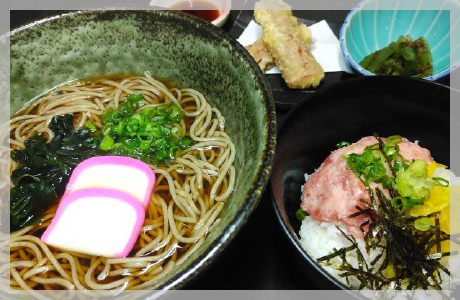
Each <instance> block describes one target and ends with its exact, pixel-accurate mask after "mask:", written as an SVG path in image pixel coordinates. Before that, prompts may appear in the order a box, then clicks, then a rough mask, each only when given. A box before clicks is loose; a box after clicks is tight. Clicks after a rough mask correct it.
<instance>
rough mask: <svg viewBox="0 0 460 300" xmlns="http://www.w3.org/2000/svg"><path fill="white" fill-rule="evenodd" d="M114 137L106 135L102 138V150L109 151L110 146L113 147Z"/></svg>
mask: <svg viewBox="0 0 460 300" xmlns="http://www.w3.org/2000/svg"><path fill="white" fill-rule="evenodd" d="M113 142H114V141H113V138H112V137H111V136H109V135H106V136H104V138H103V139H102V142H101V146H100V148H101V150H104V151H107V150H110V148H111V147H112V145H113Z"/></svg>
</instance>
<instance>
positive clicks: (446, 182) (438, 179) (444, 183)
mask: <svg viewBox="0 0 460 300" xmlns="http://www.w3.org/2000/svg"><path fill="white" fill-rule="evenodd" d="M431 179H433V180H434V181H436V183H437V184H438V185H440V186H443V187H448V186H449V180H447V179H444V178H442V177H433V178H431Z"/></svg>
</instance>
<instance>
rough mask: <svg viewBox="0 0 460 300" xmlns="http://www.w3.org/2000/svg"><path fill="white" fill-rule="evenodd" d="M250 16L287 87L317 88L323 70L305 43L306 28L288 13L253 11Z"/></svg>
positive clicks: (285, 11) (282, 11)
mask: <svg viewBox="0 0 460 300" xmlns="http://www.w3.org/2000/svg"><path fill="white" fill-rule="evenodd" d="M254 16H255V19H256V21H257V23H259V24H260V25H261V26H262V29H263V36H262V39H263V41H264V45H265V47H266V48H267V49H268V51H269V52H270V53H271V55H272V57H273V58H274V60H275V63H276V65H277V66H278V67H279V68H280V71H281V76H282V77H283V79H284V81H285V82H286V84H287V85H288V87H289V88H294V89H304V88H309V87H317V86H318V85H319V84H320V82H321V80H323V78H324V70H323V68H322V67H321V66H320V64H319V63H318V62H317V61H316V60H315V58H314V57H313V55H312V54H311V52H310V46H309V44H310V43H309V41H310V40H309V39H308V43H307V42H306V41H305V37H306V36H308V33H307V31H306V30H305V29H304V28H306V26H301V25H300V26H299V24H298V23H297V19H296V18H295V17H293V16H292V11H291V10H255V11H254ZM307 29H308V28H307ZM310 36H311V33H310Z"/></svg>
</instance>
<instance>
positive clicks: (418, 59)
mask: <svg viewBox="0 0 460 300" xmlns="http://www.w3.org/2000/svg"><path fill="white" fill-rule="evenodd" d="M360 65H361V67H363V68H364V69H366V70H368V71H369V72H372V73H374V74H378V75H402V76H413V77H420V78H423V77H428V76H431V75H433V59H432V56H431V49H430V45H429V44H428V42H427V41H426V39H425V38H424V37H420V38H418V39H417V40H415V41H412V38H411V37H410V36H400V37H399V39H398V40H397V41H396V42H393V43H391V44H390V45H388V47H385V48H383V49H380V50H378V51H376V52H374V53H372V54H370V55H368V56H366V57H365V58H364V59H363V60H362V61H361V62H360Z"/></svg>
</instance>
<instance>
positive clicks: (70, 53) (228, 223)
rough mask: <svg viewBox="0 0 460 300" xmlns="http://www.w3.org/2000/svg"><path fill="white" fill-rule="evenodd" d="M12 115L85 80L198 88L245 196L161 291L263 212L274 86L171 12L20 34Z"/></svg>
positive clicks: (61, 19) (240, 51)
mask: <svg viewBox="0 0 460 300" xmlns="http://www.w3.org/2000/svg"><path fill="white" fill-rule="evenodd" d="M10 38H11V109H12V113H13V114H14V113H16V112H18V111H19V110H20V109H21V108H22V107H23V106H24V105H25V104H26V103H28V102H29V101H31V100H32V99H34V98H36V97H37V96H38V95H40V94H42V93H44V92H46V91H48V90H49V89H51V88H53V87H55V86H57V85H60V84H63V83H65V82H69V81H72V80H76V79H82V78H91V77H94V76H97V77H105V76H113V75H121V74H130V75H131V74H141V73H143V71H145V70H148V71H149V72H150V73H151V74H152V75H153V76H154V77H157V78H159V79H163V80H167V81H168V82H176V83H178V84H180V85H182V86H185V87H190V88H193V89H196V90H198V91H200V92H202V93H203V94H204V96H205V97H206V98H207V100H208V101H209V102H210V103H211V104H212V105H214V106H216V107H217V108H218V109H219V110H220V111H221V112H222V114H223V116H224V117H225V119H226V128H227V130H228V132H229V134H230V136H231V138H232V139H233V141H234V143H235V145H236V149H237V156H236V160H235V167H236V172H237V181H236V188H235V191H234V193H233V195H232V197H231V199H230V200H229V201H228V202H227V204H226V206H225V208H224V211H223V212H222V215H221V216H222V220H221V222H220V223H219V225H218V227H217V228H216V230H215V231H214V232H213V233H211V234H210V235H209V237H208V239H207V240H206V241H205V243H204V244H203V245H202V246H201V247H200V248H199V249H198V250H197V251H196V252H195V253H194V254H192V256H191V257H190V258H189V259H188V260H187V261H186V262H185V263H183V264H182V265H180V266H179V267H178V268H176V269H175V270H174V271H173V272H172V273H170V274H169V275H168V276H165V277H163V278H161V279H160V280H158V281H157V282H156V283H154V284H153V285H152V288H153V289H159V288H179V287H183V285H184V284H185V283H186V282H187V281H188V280H189V279H190V278H192V277H193V276H194V274H195V273H196V272H199V271H201V270H202V269H203V268H204V267H205V266H206V265H207V264H209V263H210V262H211V261H212V259H213V258H215V257H216V256H217V254H218V253H220V252H221V251H222V249H223V248H224V247H225V245H227V244H228V243H229V242H230V240H231V239H232V238H233V237H234V235H235V234H236V233H237V231H238V230H239V228H240V227H241V226H242V225H243V224H244V223H245V222H246V221H247V218H248V217H249V215H250V213H251V212H252V211H253V210H254V208H255V207H256V206H257V203H258V201H259V200H260V197H261V195H262V193H263V190H264V188H265V185H266V183H267V181H268V178H269V174H270V170H271V166H272V162H273V158H274V149H275V141H276V123H275V122H276V121H275V109H274V103H273V99H272V95H271V91H270V88H269V86H268V83H267V81H266V79H265V77H264V75H263V74H262V73H261V71H260V69H259V68H258V66H257V65H256V64H255V62H254V60H253V59H252V58H251V57H250V56H249V54H248V53H247V52H246V50H244V48H243V47H241V46H240V45H239V44H238V43H237V42H236V41H235V40H234V39H232V38H230V37H229V36H228V35H227V34H226V33H225V32H223V31H222V30H220V29H219V28H217V27H214V26H213V25H210V24H208V23H205V22H203V21H201V20H199V19H197V18H194V17H190V16H188V15H185V14H182V13H177V12H170V11H128V10H125V11H86V12H71V13H66V14H62V15H59V16H56V17H53V18H49V19H45V20H42V21H39V22H36V23H34V24H32V25H29V26H25V27H22V28H19V29H17V30H15V31H13V32H12V33H11V36H10Z"/></svg>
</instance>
